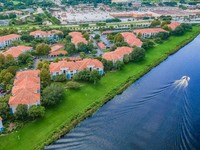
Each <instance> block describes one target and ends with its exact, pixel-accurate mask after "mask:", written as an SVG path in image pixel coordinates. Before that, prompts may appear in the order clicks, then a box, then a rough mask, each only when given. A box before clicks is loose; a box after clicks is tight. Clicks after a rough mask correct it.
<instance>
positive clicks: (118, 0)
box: [112, 0, 133, 3]
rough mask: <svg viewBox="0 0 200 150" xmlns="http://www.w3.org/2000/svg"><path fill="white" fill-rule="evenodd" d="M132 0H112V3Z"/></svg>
mask: <svg viewBox="0 0 200 150" xmlns="http://www.w3.org/2000/svg"><path fill="white" fill-rule="evenodd" d="M132 1H133V0H112V3H129V2H132Z"/></svg>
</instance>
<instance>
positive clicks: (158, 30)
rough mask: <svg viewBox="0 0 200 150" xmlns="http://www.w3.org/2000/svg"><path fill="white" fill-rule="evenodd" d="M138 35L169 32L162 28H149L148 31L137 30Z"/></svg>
mask: <svg viewBox="0 0 200 150" xmlns="http://www.w3.org/2000/svg"><path fill="white" fill-rule="evenodd" d="M134 32H135V33H136V34H139V33H141V34H143V33H159V32H167V31H166V30H164V29H162V28H147V29H136V30H134Z"/></svg>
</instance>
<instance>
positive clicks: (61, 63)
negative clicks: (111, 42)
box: [49, 58, 103, 73]
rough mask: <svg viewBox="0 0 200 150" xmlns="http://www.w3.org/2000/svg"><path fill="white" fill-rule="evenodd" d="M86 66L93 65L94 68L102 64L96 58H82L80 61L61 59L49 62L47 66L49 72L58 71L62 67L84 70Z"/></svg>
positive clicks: (101, 66) (100, 66)
mask: <svg viewBox="0 0 200 150" xmlns="http://www.w3.org/2000/svg"><path fill="white" fill-rule="evenodd" d="M88 66H94V67H95V68H103V64H102V63H101V62H100V61H99V60H97V59H89V58H88V59H83V60H80V61H76V62H73V61H66V60H62V61H59V62H57V63H51V64H50V66H49V70H50V73H53V72H60V71H61V69H62V68H68V69H69V70H79V71H80V70H84V69H86V68H87V67H88Z"/></svg>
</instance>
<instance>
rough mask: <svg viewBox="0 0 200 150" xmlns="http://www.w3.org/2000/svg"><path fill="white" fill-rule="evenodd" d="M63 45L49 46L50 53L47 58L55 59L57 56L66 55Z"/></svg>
mask: <svg viewBox="0 0 200 150" xmlns="http://www.w3.org/2000/svg"><path fill="white" fill-rule="evenodd" d="M64 48H65V45H64V44H54V45H53V46H51V51H50V54H49V56H50V57H56V56H59V55H66V54H67V51H66V50H64Z"/></svg>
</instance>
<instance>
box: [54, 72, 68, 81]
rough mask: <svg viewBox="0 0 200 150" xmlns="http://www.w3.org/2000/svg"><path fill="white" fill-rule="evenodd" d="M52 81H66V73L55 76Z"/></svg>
mask: <svg viewBox="0 0 200 150" xmlns="http://www.w3.org/2000/svg"><path fill="white" fill-rule="evenodd" d="M54 81H56V82H64V81H66V75H65V74H60V75H57V76H55V79H54Z"/></svg>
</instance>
